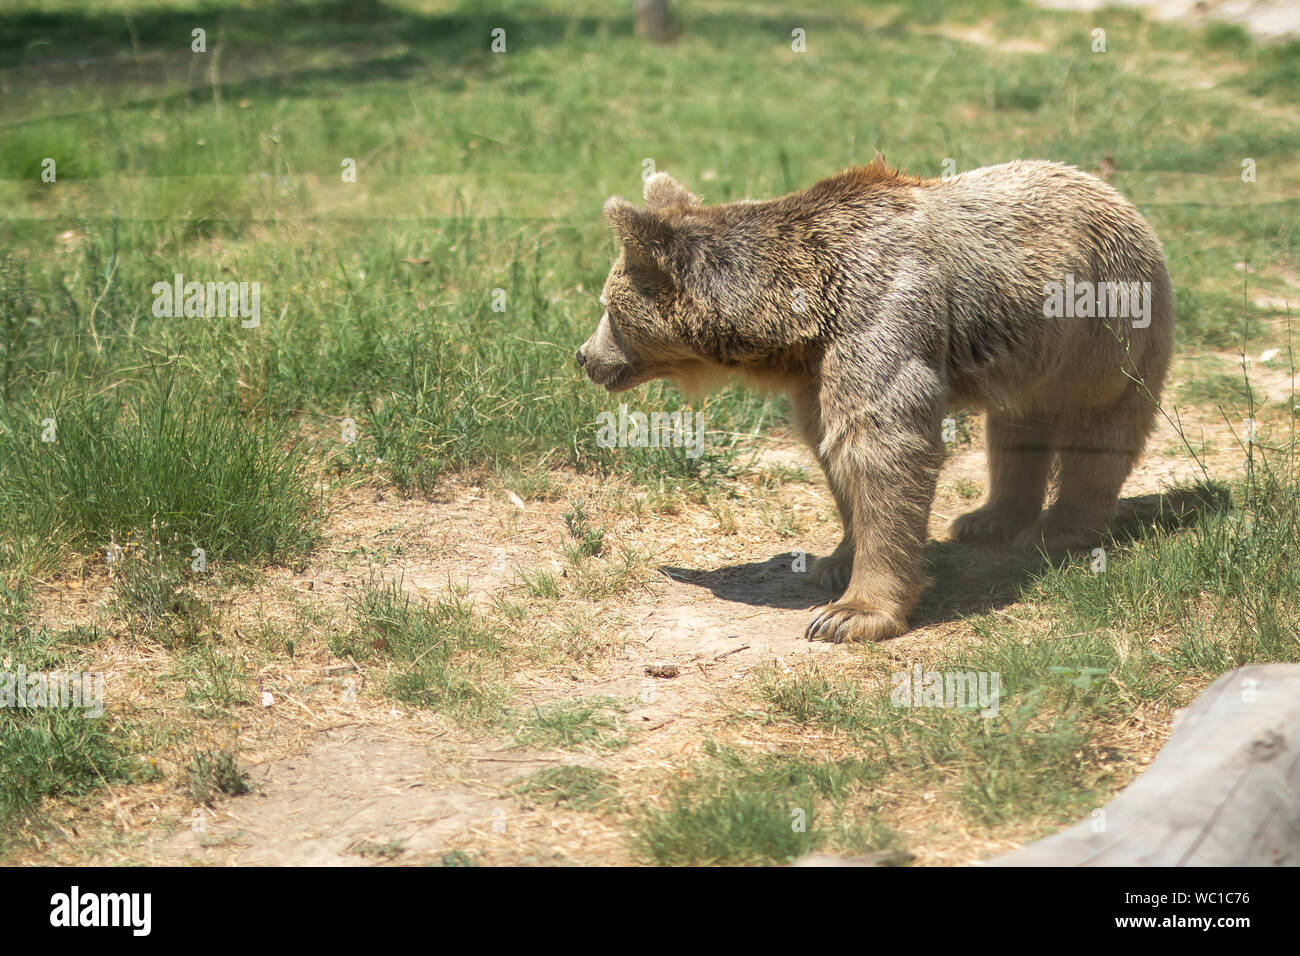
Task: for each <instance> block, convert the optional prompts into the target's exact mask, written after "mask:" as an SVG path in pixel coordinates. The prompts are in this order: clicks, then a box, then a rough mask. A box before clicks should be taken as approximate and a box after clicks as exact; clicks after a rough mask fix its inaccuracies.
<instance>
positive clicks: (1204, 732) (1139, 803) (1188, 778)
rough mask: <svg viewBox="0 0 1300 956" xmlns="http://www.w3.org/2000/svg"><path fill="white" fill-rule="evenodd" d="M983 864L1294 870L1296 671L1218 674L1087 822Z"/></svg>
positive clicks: (1298, 770) (1298, 818) (1298, 799)
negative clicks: (1145, 763) (1147, 762)
mask: <svg viewBox="0 0 1300 956" xmlns="http://www.w3.org/2000/svg"><path fill="white" fill-rule="evenodd" d="M982 865H984V866H1300V664H1266V665H1253V666H1250V667H1242V668H1239V669H1238V670H1235V671H1231V672H1229V673H1227V674H1224V675H1223V676H1222V677H1220V678H1219V679H1218V680H1216V681H1215V682H1214V683H1213V684H1211V685H1210V686H1209V687H1208V688H1206V690H1205V692H1204V693H1203V694H1201V696H1200V697H1198V698H1197V699H1196V700H1195V701H1194V702H1193V703H1192V705H1191V706H1190V707H1188V708H1187V709H1186V710H1185V711H1183V712H1182V713H1181V714H1180V715H1178V716H1177V717H1176V718H1175V720H1174V726H1173V732H1172V733H1171V735H1170V737H1169V742H1168V743H1166V744H1165V746H1164V748H1163V749H1162V750H1161V751H1160V753H1159V755H1157V757H1156V759H1155V760H1154V761H1153V762H1152V764H1151V766H1150V767H1149V768H1148V769H1147V771H1146V772H1145V773H1143V774H1142V775H1141V776H1140V777H1138V778H1137V779H1136V780H1135V781H1133V783H1131V784H1130V785H1129V786H1128V787H1127V788H1126V789H1125V790H1124V791H1123V792H1122V793H1121V794H1120V795H1119V796H1117V797H1116V798H1115V799H1114V800H1112V801H1111V802H1110V803H1108V804H1107V805H1106V806H1105V807H1104V808H1103V809H1102V810H1101V811H1094V813H1093V814H1091V815H1090V817H1089V818H1088V819H1085V820H1083V821H1082V822H1080V823H1078V824H1076V825H1074V826H1072V827H1070V828H1069V829H1068V830H1064V831H1062V832H1060V833H1057V834H1055V835H1053V836H1050V837H1047V838H1046V839H1043V840H1040V841H1038V842H1037V843H1033V844H1030V845H1029V846H1027V847H1024V848H1022V849H1020V850H1017V851H1015V852H1014V853H1010V854H1008V855H1006V856H1002V857H998V858H996V859H993V860H988V861H986V862H985V863H984V864H982Z"/></svg>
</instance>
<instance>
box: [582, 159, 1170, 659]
mask: <svg viewBox="0 0 1300 956" xmlns="http://www.w3.org/2000/svg"><path fill="white" fill-rule="evenodd" d="M645 203H646V204H645V207H644V208H637V207H635V206H633V205H631V204H630V203H628V202H626V201H625V200H623V199H620V198H617V197H615V198H612V199H610V200H609V201H608V202H607V203H606V204H605V215H606V217H607V219H608V220H609V223H610V225H611V226H612V227H613V230H614V233H615V234H616V236H617V237H618V238H619V239H620V240H621V242H622V245H623V253H622V255H621V256H620V258H619V259H618V260H617V261H616V262H615V263H614V266H613V269H612V270H611V271H610V274H609V278H608V280H607V281H606V283H605V288H604V295H603V297H602V301H603V302H604V303H605V305H606V308H607V311H606V313H605V315H604V316H603V317H602V318H601V320H600V324H599V326H598V327H597V329H596V331H595V332H594V333H593V334H592V336H591V338H590V339H588V340H587V342H586V343H585V344H584V345H583V346H582V347H581V348H580V349H579V350H578V356H577V357H578V362H579V364H581V365H583V366H584V367H585V368H586V370H587V373H588V375H589V376H590V377H591V379H592V381H594V382H596V383H597V384H599V385H603V386H605V387H606V388H607V389H609V390H610V391H611V392H615V391H622V390H625V389H629V388H632V387H634V386H636V385H639V384H641V383H643V382H646V381H650V380H651V379H655V378H666V379H669V380H672V381H674V382H676V383H678V384H679V385H681V386H683V387H684V388H686V389H687V390H688V391H692V392H695V391H698V390H699V389H701V388H703V387H705V386H706V385H709V384H712V383H713V382H714V381H716V380H718V379H725V378H726V377H727V376H728V375H730V374H733V373H736V374H740V375H741V376H744V377H747V378H749V379H751V380H753V381H755V382H757V383H759V384H763V385H767V386H772V385H777V386H779V387H782V388H785V389H787V390H788V391H789V393H790V395H791V397H792V399H793V402H794V409H795V418H796V423H797V425H798V428H799V431H800V432H801V434H802V435H803V436H804V438H805V439H806V440H807V441H808V444H809V445H810V446H811V447H812V449H813V450H814V451H815V452H816V454H817V458H818V460H819V461H820V462H821V465H822V468H823V469H824V470H825V472H826V478H827V480H828V482H829V484H830V488H831V492H832V493H833V494H834V496H835V502H836V504H837V505H838V507H839V512H840V516H841V517H842V519H843V522H844V540H843V541H842V542H841V544H840V545H839V547H838V548H836V549H835V551H834V553H833V554H831V555H829V556H828V557H824V558H821V559H819V560H818V561H816V562H815V563H814V565H813V568H812V577H813V579H814V581H815V582H817V583H818V584H820V585H822V586H825V587H827V588H829V589H831V590H832V591H833V592H836V593H838V592H839V591H840V590H843V594H842V595H841V596H840V598H839V600H837V601H835V602H834V603H832V604H830V605H828V606H827V607H825V608H823V609H822V610H821V612H820V613H819V614H818V615H817V616H816V618H814V620H813V622H812V623H811V624H810V625H809V627H808V636H809V637H810V638H814V639H825V640H834V641H848V640H878V639H881V638H886V637H891V636H894V635H897V634H899V633H902V632H903V631H904V630H906V627H907V616H908V614H909V612H910V611H911V610H912V608H913V607H914V605H915V604H916V601H917V598H918V597H919V596H920V593H921V591H922V589H923V587H924V586H925V584H926V580H925V576H924V574H923V573H922V568H921V552H922V546H923V545H924V543H925V536H926V525H927V520H928V516H929V511H930V505H931V501H932V499H933V497H934V491H935V483H936V480H937V477H938V474H939V466H940V463H941V462H942V460H943V444H942V441H941V439H940V432H941V423H942V420H943V418H944V414H945V411H946V410H947V409H948V408H949V407H951V406H965V407H974V408H978V409H982V410H984V411H985V412H986V413H987V416H988V459H989V472H990V484H991V493H990V496H989V500H988V503H987V504H985V505H984V506H983V507H981V508H979V509H978V510H977V511H974V512H972V513H970V514H967V515H964V516H962V517H961V518H959V519H958V520H957V522H956V523H955V524H954V526H953V534H954V536H955V537H956V538H958V539H960V540H985V539H987V540H1010V541H1013V542H1015V544H1016V545H1017V546H1019V547H1021V548H1024V549H1040V548H1041V549H1043V550H1045V551H1046V552H1047V553H1048V554H1050V555H1053V556H1056V555H1060V554H1063V553H1065V552H1067V551H1070V550H1075V549H1079V548H1087V547H1091V546H1092V545H1093V544H1094V543H1096V542H1097V540H1098V539H1099V537H1100V535H1101V534H1102V533H1103V532H1104V531H1105V529H1106V527H1107V524H1108V522H1109V521H1110V519H1111V518H1112V516H1113V512H1114V509H1115V504H1116V499H1117V497H1118V494H1119V490H1120V486H1121V485H1122V484H1123V482H1124V479H1125V478H1126V477H1127V475H1128V474H1129V471H1130V470H1131V469H1132V467H1133V465H1134V463H1135V462H1136V460H1137V458H1138V456H1139V455H1140V454H1141V452H1142V449H1143V446H1144V444H1145V441H1146V438H1147V435H1148V433H1149V432H1150V430H1151V426H1152V423H1153V418H1154V412H1155V405H1154V401H1153V399H1154V398H1157V397H1158V396H1159V394H1160V389H1161V385H1162V384H1163V381H1164V377H1165V371H1166V368H1167V366H1168V363H1169V354H1170V349H1171V346H1172V341H1173V320H1174V300H1173V291H1172V289H1171V287H1170V283H1169V275H1168V272H1167V271H1166V269H1165V262H1164V257H1163V255H1162V253H1161V250H1160V243H1159V242H1158V241H1157V239H1156V237H1155V235H1154V234H1153V233H1152V231H1151V229H1150V227H1148V226H1147V224H1146V222H1145V221H1144V220H1143V219H1142V217H1141V216H1140V215H1139V214H1138V212H1137V210H1135V209H1134V208H1133V206H1132V205H1130V204H1129V203H1128V202H1127V201H1125V200H1124V199H1123V198H1122V197H1121V196H1120V195H1119V194H1118V193H1117V192H1116V191H1115V190H1114V189H1112V188H1111V187H1110V186H1109V185H1107V184H1106V183H1104V182H1101V181H1100V180H1098V179H1095V178H1093V177H1092V176H1089V175H1088V174H1086V173H1084V172H1081V171H1080V170H1078V169H1075V168H1073V167H1069V166H1063V165H1060V164H1056V163H1048V162H1030V161H1025V162H1013V163H1005V164H1003V165H1000V166H990V167H987V168H984V169H976V170H972V171H970V172H966V173H963V174H961V175H958V176H955V177H953V178H951V179H948V180H941V179H921V178H916V177H910V176H904V175H901V174H899V173H897V172H895V171H893V170H891V169H889V168H888V167H886V166H885V165H884V163H883V162H882V161H880V160H877V161H876V162H875V163H873V164H872V165H870V166H866V167H858V168H854V169H848V170H845V171H844V172H841V173H839V174H837V175H835V176H832V177H830V178H829V179H825V180H822V181H821V182H819V183H817V184H816V185H814V186H811V187H810V188H808V189H805V190H803V191H802V192H797V193H793V194H791V195H788V196H784V197H781V198H779V199H773V200H769V201H765V202H748V201H746V202H735V203H728V204H726V205H721V206H704V205H701V204H700V201H699V200H698V199H697V198H696V197H695V196H694V195H692V194H691V193H690V192H688V191H687V190H686V189H685V188H683V187H682V186H681V185H679V184H678V183H676V182H675V181H674V180H673V179H671V178H670V177H668V176H666V175H664V174H658V175H656V176H653V177H651V179H650V180H649V181H648V182H647V183H646V187H645ZM1067 276H1070V277H1072V279H1073V282H1075V283H1082V282H1085V281H1091V282H1130V283H1131V282H1139V283H1150V286H1149V288H1150V293H1151V295H1150V315H1149V319H1150V323H1149V325H1146V326H1145V327H1140V326H1142V325H1144V324H1145V323H1143V322H1140V321H1139V322H1135V321H1134V320H1133V319H1130V318H1096V317H1091V316H1089V317H1075V316H1074V315H1071V316H1070V317H1065V316H1057V315H1055V314H1053V310H1051V309H1049V308H1047V307H1046V305H1045V303H1046V302H1047V299H1048V289H1049V288H1050V287H1051V284H1053V283H1058V284H1060V283H1066V282H1067ZM1080 311H1083V310H1080ZM1111 311H1114V309H1113V307H1112V309H1111ZM1054 464H1055V466H1056V474H1057V476H1058V481H1057V482H1056V500H1055V502H1054V503H1053V504H1052V506H1051V507H1050V508H1049V509H1048V510H1047V511H1045V512H1044V511H1042V507H1043V503H1044V497H1045V495H1046V492H1047V485H1048V476H1049V474H1050V473H1051V472H1052V469H1053V465H1054Z"/></svg>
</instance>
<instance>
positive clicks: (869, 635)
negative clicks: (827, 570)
mask: <svg viewBox="0 0 1300 956" xmlns="http://www.w3.org/2000/svg"><path fill="white" fill-rule="evenodd" d="M905 630H907V628H906V626H905V625H902V624H900V623H899V622H898V621H896V620H894V618H892V617H890V616H889V615H888V614H885V613H883V612H881V611H877V610H874V609H870V608H862V607H856V606H854V605H851V604H843V603H838V604H828V605H826V607H824V608H822V609H821V612H820V613H819V614H817V616H816V617H814V618H813V619H812V622H811V623H810V624H809V625H808V629H807V630H806V631H805V632H804V633H805V636H806V637H807V638H808V640H810V641H830V642H832V643H835V644H848V643H858V642H868V641H883V640H886V639H888V638H891V637H897V636H898V635H899V634H902V633H903V632H904V631H905Z"/></svg>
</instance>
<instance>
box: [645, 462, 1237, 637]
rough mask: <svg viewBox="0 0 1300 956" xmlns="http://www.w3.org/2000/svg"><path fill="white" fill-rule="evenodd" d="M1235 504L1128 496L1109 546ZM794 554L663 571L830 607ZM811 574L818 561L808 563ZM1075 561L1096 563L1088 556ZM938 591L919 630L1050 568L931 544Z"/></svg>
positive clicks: (1218, 498) (964, 613)
mask: <svg viewBox="0 0 1300 956" xmlns="http://www.w3.org/2000/svg"><path fill="white" fill-rule="evenodd" d="M1228 507H1229V498H1228V493H1227V491H1226V489H1224V488H1223V487H1222V486H1219V485H1211V484H1201V485H1197V486H1195V487H1193V488H1186V489H1177V490H1174V491H1170V492H1167V493H1164V494H1150V495H1140V496H1137V497H1133V498H1123V499H1121V500H1120V502H1119V507H1118V510H1117V512H1116V517H1115V520H1114V522H1113V523H1112V526H1111V532H1110V540H1109V541H1108V542H1106V544H1105V547H1107V548H1112V547H1120V548H1122V547H1124V546H1126V545H1129V544H1131V543H1132V542H1133V541H1135V540H1136V539H1137V538H1139V537H1141V536H1142V535H1144V534H1147V533H1150V532H1157V533H1159V532H1170V531H1174V530H1177V529H1178V528H1181V527H1185V526H1186V525H1188V524H1191V523H1193V522H1195V521H1196V519H1197V518H1198V516H1199V515H1201V514H1202V513H1211V512H1220V511H1226V510H1227V509H1228ZM797 559H798V555H797V554H796V552H794V551H789V552H786V553H784V554H779V555H777V556H776V557H773V558H769V559H768V560H767V561H755V562H750V563H747V564H733V565H728V566H727V567H722V568H717V569H715V570H712V571H702V570H699V569H698V568H682V567H675V566H670V565H665V566H661V567H660V568H659V570H660V571H661V572H662V573H664V574H666V575H667V576H668V577H670V578H672V579H673V580H675V581H681V582H683V583H685V584H691V585H698V586H700V587H705V588H708V589H709V590H710V591H711V592H713V594H714V595H715V596H717V597H719V598H721V599H722V600H724V601H733V602H735V603H737V604H748V605H751V606H755V607H773V608H782V609H786V610H800V609H810V608H813V607H817V606H819V605H822V604H826V603H828V602H829V601H830V600H832V598H833V597H836V596H838V595H831V594H830V592H828V591H826V590H824V589H822V588H820V587H817V586H816V585H814V584H813V583H812V582H811V581H810V580H809V578H808V572H807V570H806V569H805V570H800V571H797V570H795V567H796V566H797ZM805 560H806V563H805V565H804V567H805V568H810V567H811V566H812V562H813V560H814V556H813V555H811V554H809V555H807V557H806V559H805ZM1072 560H1074V561H1080V560H1091V556H1090V555H1088V554H1083V555H1080V556H1076V557H1074V558H1073V559H1072ZM925 564H926V571H927V573H928V574H929V576H930V578H931V582H932V583H931V585H930V587H929V588H928V589H927V590H926V592H925V594H923V595H922V597H921V601H920V603H919V604H918V605H917V607H916V610H915V611H913V613H912V616H911V623H912V626H913V627H924V626H926V625H930V624H941V623H944V622H946V621H954V620H959V619H961V618H964V617H968V616H970V615H975V614H982V613H985V612H988V611H991V610H994V609H997V608H1001V607H1005V606H1006V605H1008V604H1012V603H1014V602H1015V601H1017V600H1018V599H1019V597H1020V593H1021V589H1022V588H1023V586H1024V585H1025V584H1026V583H1028V582H1029V581H1030V580H1032V579H1033V577H1034V575H1035V574H1036V573H1037V572H1039V571H1041V570H1042V569H1043V568H1044V567H1045V562H1044V561H1043V560H1042V559H1041V558H1040V559H1025V558H1019V557H1016V556H1015V555H1013V554H1012V553H1011V551H1010V549H1009V548H1008V547H1006V546H986V545H971V544H959V543H957V542H955V541H930V542H929V543H927V544H926V546H925Z"/></svg>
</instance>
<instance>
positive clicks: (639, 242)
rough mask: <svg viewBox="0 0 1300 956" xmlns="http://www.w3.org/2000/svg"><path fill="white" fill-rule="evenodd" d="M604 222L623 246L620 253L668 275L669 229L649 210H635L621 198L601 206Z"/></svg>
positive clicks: (663, 219) (671, 235)
mask: <svg viewBox="0 0 1300 956" xmlns="http://www.w3.org/2000/svg"><path fill="white" fill-rule="evenodd" d="M605 218H606V219H607V220H608V221H609V225H610V228H611V229H613V230H614V235H615V236H617V237H618V239H619V241H620V242H622V243H623V252H624V253H625V254H626V255H627V256H628V257H629V258H631V259H633V260H635V261H637V262H639V263H641V264H642V265H651V266H655V267H656V268H658V269H659V270H661V271H663V272H668V271H670V265H669V263H670V262H671V258H672V256H671V251H672V245H673V238H674V236H673V227H672V226H671V225H670V224H669V222H668V220H667V219H665V218H664V217H663V216H661V215H660V214H659V213H657V212H655V211H654V210H651V209H637V208H636V206H633V205H632V204H631V203H630V202H628V201H627V200H626V199H623V198H622V197H621V196H611V197H610V198H609V199H608V200H607V201H606V202H605Z"/></svg>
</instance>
